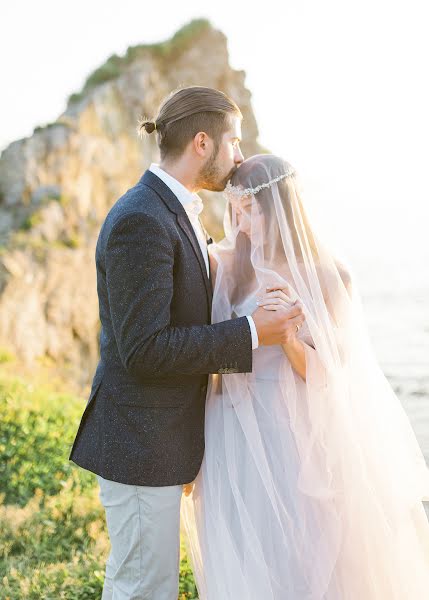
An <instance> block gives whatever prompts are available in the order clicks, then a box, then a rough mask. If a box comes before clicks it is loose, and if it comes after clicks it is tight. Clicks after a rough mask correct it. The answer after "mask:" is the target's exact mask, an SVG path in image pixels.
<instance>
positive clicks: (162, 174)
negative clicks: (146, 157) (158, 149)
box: [149, 163, 201, 207]
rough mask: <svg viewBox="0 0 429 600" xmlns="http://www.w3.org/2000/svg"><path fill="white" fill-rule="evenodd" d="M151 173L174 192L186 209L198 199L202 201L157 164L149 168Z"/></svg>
mask: <svg viewBox="0 0 429 600" xmlns="http://www.w3.org/2000/svg"><path fill="white" fill-rule="evenodd" d="M149 171H151V172H152V173H154V174H155V175H157V176H158V177H159V178H160V179H161V180H162V181H163V182H164V183H165V185H167V186H168V187H169V188H170V190H171V191H172V192H173V194H174V195H175V196H177V199H178V200H179V201H180V203H181V204H182V205H183V207H185V206H186V205H187V204H190V203H191V202H194V201H195V200H196V199H198V200H201V199H200V197H199V196H198V194H193V193H192V192H190V191H189V190H188V189H186V188H185V186H184V185H183V184H182V183H180V181H178V180H177V179H176V178H175V177H173V176H172V175H169V174H168V173H167V172H166V171H164V170H163V169H161V167H160V166H159V165H157V164H156V163H152V164H151V165H150V167H149Z"/></svg>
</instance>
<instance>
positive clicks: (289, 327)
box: [252, 296, 305, 346]
mask: <svg viewBox="0 0 429 600" xmlns="http://www.w3.org/2000/svg"><path fill="white" fill-rule="evenodd" d="M285 298H287V300H289V301H290V298H288V297H287V296H285ZM287 304H288V303H287V302H281V303H280V305H278V306H275V310H272V309H271V310H266V309H267V307H266V306H265V307H264V306H260V307H259V308H258V309H257V310H255V312H254V313H252V318H253V320H254V322H255V326H256V330H257V332H258V338H259V344H260V345H261V346H273V345H280V344H286V343H287V342H288V340H289V339H290V338H291V337H292V336H293V335H294V334H295V333H296V326H297V325H299V326H301V325H302V324H303V322H304V321H305V316H304V313H303V310H302V305H301V303H299V302H297V303H296V304H293V305H291V306H287ZM273 308H274V307H273Z"/></svg>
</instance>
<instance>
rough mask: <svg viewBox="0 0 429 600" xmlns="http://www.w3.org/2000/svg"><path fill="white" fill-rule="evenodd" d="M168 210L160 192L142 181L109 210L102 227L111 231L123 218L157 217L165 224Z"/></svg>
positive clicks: (150, 218)
mask: <svg viewBox="0 0 429 600" xmlns="http://www.w3.org/2000/svg"><path fill="white" fill-rule="evenodd" d="M167 216H168V210H166V207H165V205H164V203H163V202H162V201H161V199H160V197H159V196H158V194H157V193H156V192H155V191H154V190H153V189H152V188H150V187H149V186H147V185H145V184H144V183H142V182H141V180H140V181H139V182H138V183H136V185H134V186H133V187H132V188H130V189H128V190H127V191H126V192H125V193H124V194H123V195H122V196H121V197H120V198H118V200H116V202H115V203H114V204H113V206H112V207H111V208H110V210H109V211H108V213H107V215H106V218H105V220H104V223H103V227H102V229H104V230H108V231H110V230H111V229H112V228H113V227H115V225H116V224H118V223H119V222H121V221H122V220H123V219H132V218H133V217H134V218H140V219H145V217H146V218H147V219H148V220H152V219H155V220H157V221H160V222H162V223H164V224H165V222H166V217H167Z"/></svg>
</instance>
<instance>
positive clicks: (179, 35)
mask: <svg viewBox="0 0 429 600" xmlns="http://www.w3.org/2000/svg"><path fill="white" fill-rule="evenodd" d="M210 27H211V24H210V22H209V21H208V20H207V19H194V20H192V21H191V22H190V23H188V24H186V25H184V26H183V27H182V28H181V29H179V30H178V31H177V32H176V33H175V34H174V36H173V37H172V38H170V39H169V40H166V41H165V42H160V43H158V44H140V45H138V46H130V47H129V48H128V49H127V51H126V52H125V54H124V56H118V55H117V54H113V55H112V56H110V57H109V58H108V59H107V60H106V62H105V63H104V64H103V65H101V66H100V67H99V68H98V69H96V70H95V71H94V72H93V73H91V74H90V75H89V76H88V78H87V79H86V81H85V83H84V86H83V88H82V90H81V91H80V92H77V93H74V94H71V96H69V98H68V106H70V105H72V104H76V103H77V102H80V101H81V100H82V99H83V98H85V96H86V95H87V93H88V92H89V91H90V90H92V89H94V88H95V87H97V86H99V85H101V84H102V83H105V82H106V81H111V80H112V79H116V78H117V77H119V76H120V75H121V73H123V72H124V70H125V69H126V67H127V66H128V65H130V64H131V63H132V62H134V61H135V60H138V59H139V58H140V57H142V56H145V55H147V54H148V53H151V54H152V55H153V56H155V57H158V58H160V59H165V60H168V59H170V58H172V57H175V56H177V55H178V54H179V53H181V52H183V51H184V50H185V49H187V48H188V46H189V45H190V44H191V43H192V41H193V40H194V39H195V38H196V37H197V36H199V35H201V34H203V33H204V32H205V31H207V30H208V29H209V28H210Z"/></svg>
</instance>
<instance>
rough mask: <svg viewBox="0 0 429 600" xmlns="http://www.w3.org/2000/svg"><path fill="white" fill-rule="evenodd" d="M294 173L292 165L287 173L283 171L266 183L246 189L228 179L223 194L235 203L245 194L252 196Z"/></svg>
mask: <svg viewBox="0 0 429 600" xmlns="http://www.w3.org/2000/svg"><path fill="white" fill-rule="evenodd" d="M294 173H295V169H294V168H293V167H290V168H289V169H288V170H287V171H286V173H282V174H281V175H279V176H278V177H274V179H270V181H267V182H266V183H261V184H260V185H257V186H256V187H253V188H245V189H243V188H241V187H239V186H236V185H232V184H231V182H230V181H228V183H227V184H226V186H225V189H224V191H223V196H224V197H225V198H226V199H227V200H228V201H230V202H232V203H234V202H237V201H239V200H240V199H241V198H243V197H244V196H252V195H253V194H257V193H258V192H260V191H261V190H262V189H264V188H268V187H271V186H272V185H273V183H277V181H280V180H281V179H284V178H285V177H289V175H293V174H294Z"/></svg>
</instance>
